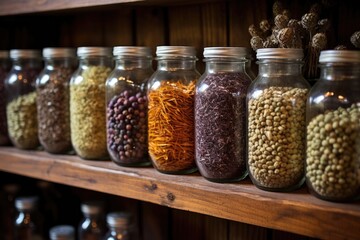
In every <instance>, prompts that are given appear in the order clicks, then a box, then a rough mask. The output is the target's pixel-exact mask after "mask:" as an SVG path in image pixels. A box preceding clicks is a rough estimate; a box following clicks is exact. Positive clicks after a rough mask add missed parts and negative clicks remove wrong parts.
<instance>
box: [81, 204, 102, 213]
mask: <svg viewBox="0 0 360 240" xmlns="http://www.w3.org/2000/svg"><path fill="white" fill-rule="evenodd" d="M102 211H103V204H102V203H101V202H98V201H88V202H84V203H82V204H81V212H82V213H83V214H85V215H97V214H100V213H101V212H102Z"/></svg>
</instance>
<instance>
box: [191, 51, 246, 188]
mask: <svg viewBox="0 0 360 240" xmlns="http://www.w3.org/2000/svg"><path fill="white" fill-rule="evenodd" d="M246 54H247V52H246V49H245V48H240V47H208V48H204V57H205V59H204V61H205V62H206V69H205V72H204V74H203V75H202V76H201V77H200V79H199V81H198V82H197V84H196V92H195V148H196V150H195V156H196V164H197V167H198V169H199V171H200V173H201V175H202V176H203V177H205V178H206V179H208V180H210V181H214V182H231V181H238V180H241V179H244V178H245V177H246V176H247V169H246V145H245V143H246V138H245V136H246V93H247V89H248V87H249V85H250V83H251V78H250V77H249V75H248V74H247V73H246V72H245V64H246V62H247V60H246V58H245V57H246Z"/></svg>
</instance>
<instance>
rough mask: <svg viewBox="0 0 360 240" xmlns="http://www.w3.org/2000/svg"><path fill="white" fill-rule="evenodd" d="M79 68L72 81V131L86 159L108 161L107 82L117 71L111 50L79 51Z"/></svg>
mask: <svg viewBox="0 0 360 240" xmlns="http://www.w3.org/2000/svg"><path fill="white" fill-rule="evenodd" d="M77 56H78V58H79V67H78V69H77V70H76V71H75V72H74V74H73V75H72V77H71V81H70V129H71V141H72V145H73V148H74V150H75V152H76V153H77V154H78V155H79V156H80V157H81V158H83V159H106V158H108V152H107V145H106V103H105V96H106V95H105V82H106V79H107V77H108V76H109V74H110V72H111V71H112V68H113V60H112V53H111V48H106V47H79V48H78V49H77Z"/></svg>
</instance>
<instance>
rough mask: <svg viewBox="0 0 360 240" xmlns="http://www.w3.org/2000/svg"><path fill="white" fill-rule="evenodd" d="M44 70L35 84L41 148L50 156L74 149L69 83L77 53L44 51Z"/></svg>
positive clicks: (67, 50) (53, 50) (46, 49)
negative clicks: (71, 130) (71, 131)
mask: <svg viewBox="0 0 360 240" xmlns="http://www.w3.org/2000/svg"><path fill="white" fill-rule="evenodd" d="M43 58H44V61H45V66H44V69H43V70H42V72H41V73H40V74H39V76H38V78H37V80H36V93H37V114H38V131H39V140H40V144H41V145H42V146H43V148H44V149H45V151H47V152H50V153H66V152H69V151H70V150H71V149H72V146H71V138H70V105H69V95H70V92H69V81H70V79H71V76H72V74H73V72H74V71H75V67H76V65H75V64H76V56H75V49H71V48H44V49H43Z"/></svg>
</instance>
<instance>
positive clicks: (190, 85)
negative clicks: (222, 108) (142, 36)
mask: <svg viewBox="0 0 360 240" xmlns="http://www.w3.org/2000/svg"><path fill="white" fill-rule="evenodd" d="M195 53H196V52H195V48H194V47H189V46H158V47H157V50H156V55H157V61H158V67H157V70H156V71H155V72H154V74H153V75H152V76H151V78H150V79H149V84H148V92H147V98H148V142H149V154H150V158H151V160H152V163H153V166H154V167H155V168H156V169H157V170H158V171H160V172H162V173H168V174H186V173H191V172H194V171H196V170H197V168H196V163H195V136H194V135H195V129H194V95H195V83H196V81H197V79H199V77H200V73H199V72H198V71H197V70H196V68H195V65H196V64H195V63H196V60H197V58H196V55H195Z"/></svg>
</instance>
